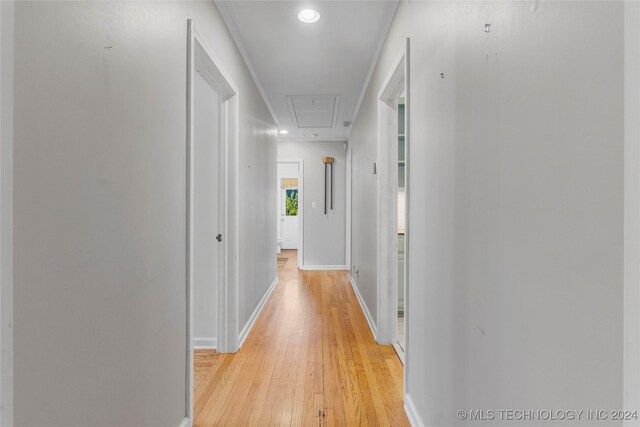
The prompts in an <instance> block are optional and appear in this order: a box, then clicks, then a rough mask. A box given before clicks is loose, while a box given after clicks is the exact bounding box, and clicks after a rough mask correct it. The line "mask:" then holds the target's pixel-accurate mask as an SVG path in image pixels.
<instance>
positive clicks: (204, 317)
mask: <svg viewBox="0 0 640 427" xmlns="http://www.w3.org/2000/svg"><path fill="white" fill-rule="evenodd" d="M187 40H188V46H187V64H188V68H187V230H186V237H187V238H186V242H187V257H186V267H187V288H186V297H187V319H186V320H187V331H186V332H187V333H186V336H187V340H186V347H187V349H186V351H187V366H186V368H187V388H186V394H187V396H186V399H185V401H186V418H185V419H186V420H188V422H187V425H191V424H192V423H193V422H194V420H193V409H194V408H193V405H194V402H193V394H194V382H195V380H197V379H199V378H194V377H195V375H194V353H195V352H200V353H199V355H201V354H202V352H213V351H217V352H219V353H232V352H235V351H237V350H238V320H237V318H238V314H237V312H238V300H237V288H236V278H237V277H238V272H237V255H236V247H237V241H238V237H237V234H238V230H237V227H236V224H237V212H238V209H237V206H236V205H237V203H238V200H237V191H236V189H237V179H236V178H235V172H236V170H237V167H236V161H237V150H238V90H237V87H236V86H235V84H234V83H233V81H232V80H231V79H230V78H229V76H228V74H227V73H226V72H225V71H224V70H223V69H222V67H221V65H220V63H219V61H218V60H217V58H216V57H215V56H214V55H213V53H212V51H211V50H210V49H209V48H208V47H207V46H206V44H205V43H204V40H203V38H202V37H201V36H200V35H199V34H198V32H197V31H196V29H195V28H194V26H193V23H192V21H191V20H189V21H188V37H187Z"/></svg>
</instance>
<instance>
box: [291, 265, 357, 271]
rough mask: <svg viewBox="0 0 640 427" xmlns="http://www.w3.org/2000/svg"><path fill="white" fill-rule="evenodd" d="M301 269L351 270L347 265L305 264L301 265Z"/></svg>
mask: <svg viewBox="0 0 640 427" xmlns="http://www.w3.org/2000/svg"><path fill="white" fill-rule="evenodd" d="M300 270H307V271H338V270H339V271H342V270H350V268H349V266H346V265H303V266H302V267H300Z"/></svg>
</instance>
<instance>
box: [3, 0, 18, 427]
mask: <svg viewBox="0 0 640 427" xmlns="http://www.w3.org/2000/svg"><path fill="white" fill-rule="evenodd" d="M14 7H15V3H14V2H13V1H0V42H1V47H0V425H2V426H7V427H11V426H13V327H12V325H13V146H14V142H13V40H14V26H15V24H14Z"/></svg>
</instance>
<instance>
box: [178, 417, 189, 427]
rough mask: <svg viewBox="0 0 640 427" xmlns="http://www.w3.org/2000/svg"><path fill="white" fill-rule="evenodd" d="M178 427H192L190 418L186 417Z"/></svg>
mask: <svg viewBox="0 0 640 427" xmlns="http://www.w3.org/2000/svg"><path fill="white" fill-rule="evenodd" d="M178 427H191V422H190V421H189V418H188V417H184V418H183V419H182V421H180V424H179V425H178Z"/></svg>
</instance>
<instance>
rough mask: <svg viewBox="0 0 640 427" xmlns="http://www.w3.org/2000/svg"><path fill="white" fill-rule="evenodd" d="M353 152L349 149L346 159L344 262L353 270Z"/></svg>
mask: <svg viewBox="0 0 640 427" xmlns="http://www.w3.org/2000/svg"><path fill="white" fill-rule="evenodd" d="M352 154H353V153H352V152H351V150H349V151H347V160H346V186H347V189H346V190H347V195H346V213H345V249H344V251H345V252H344V258H345V259H344V263H345V265H346V266H347V269H348V270H349V271H351V222H352V213H351V203H352V196H351V187H352V185H353V183H352V171H351V170H352V163H353V155H352Z"/></svg>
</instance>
